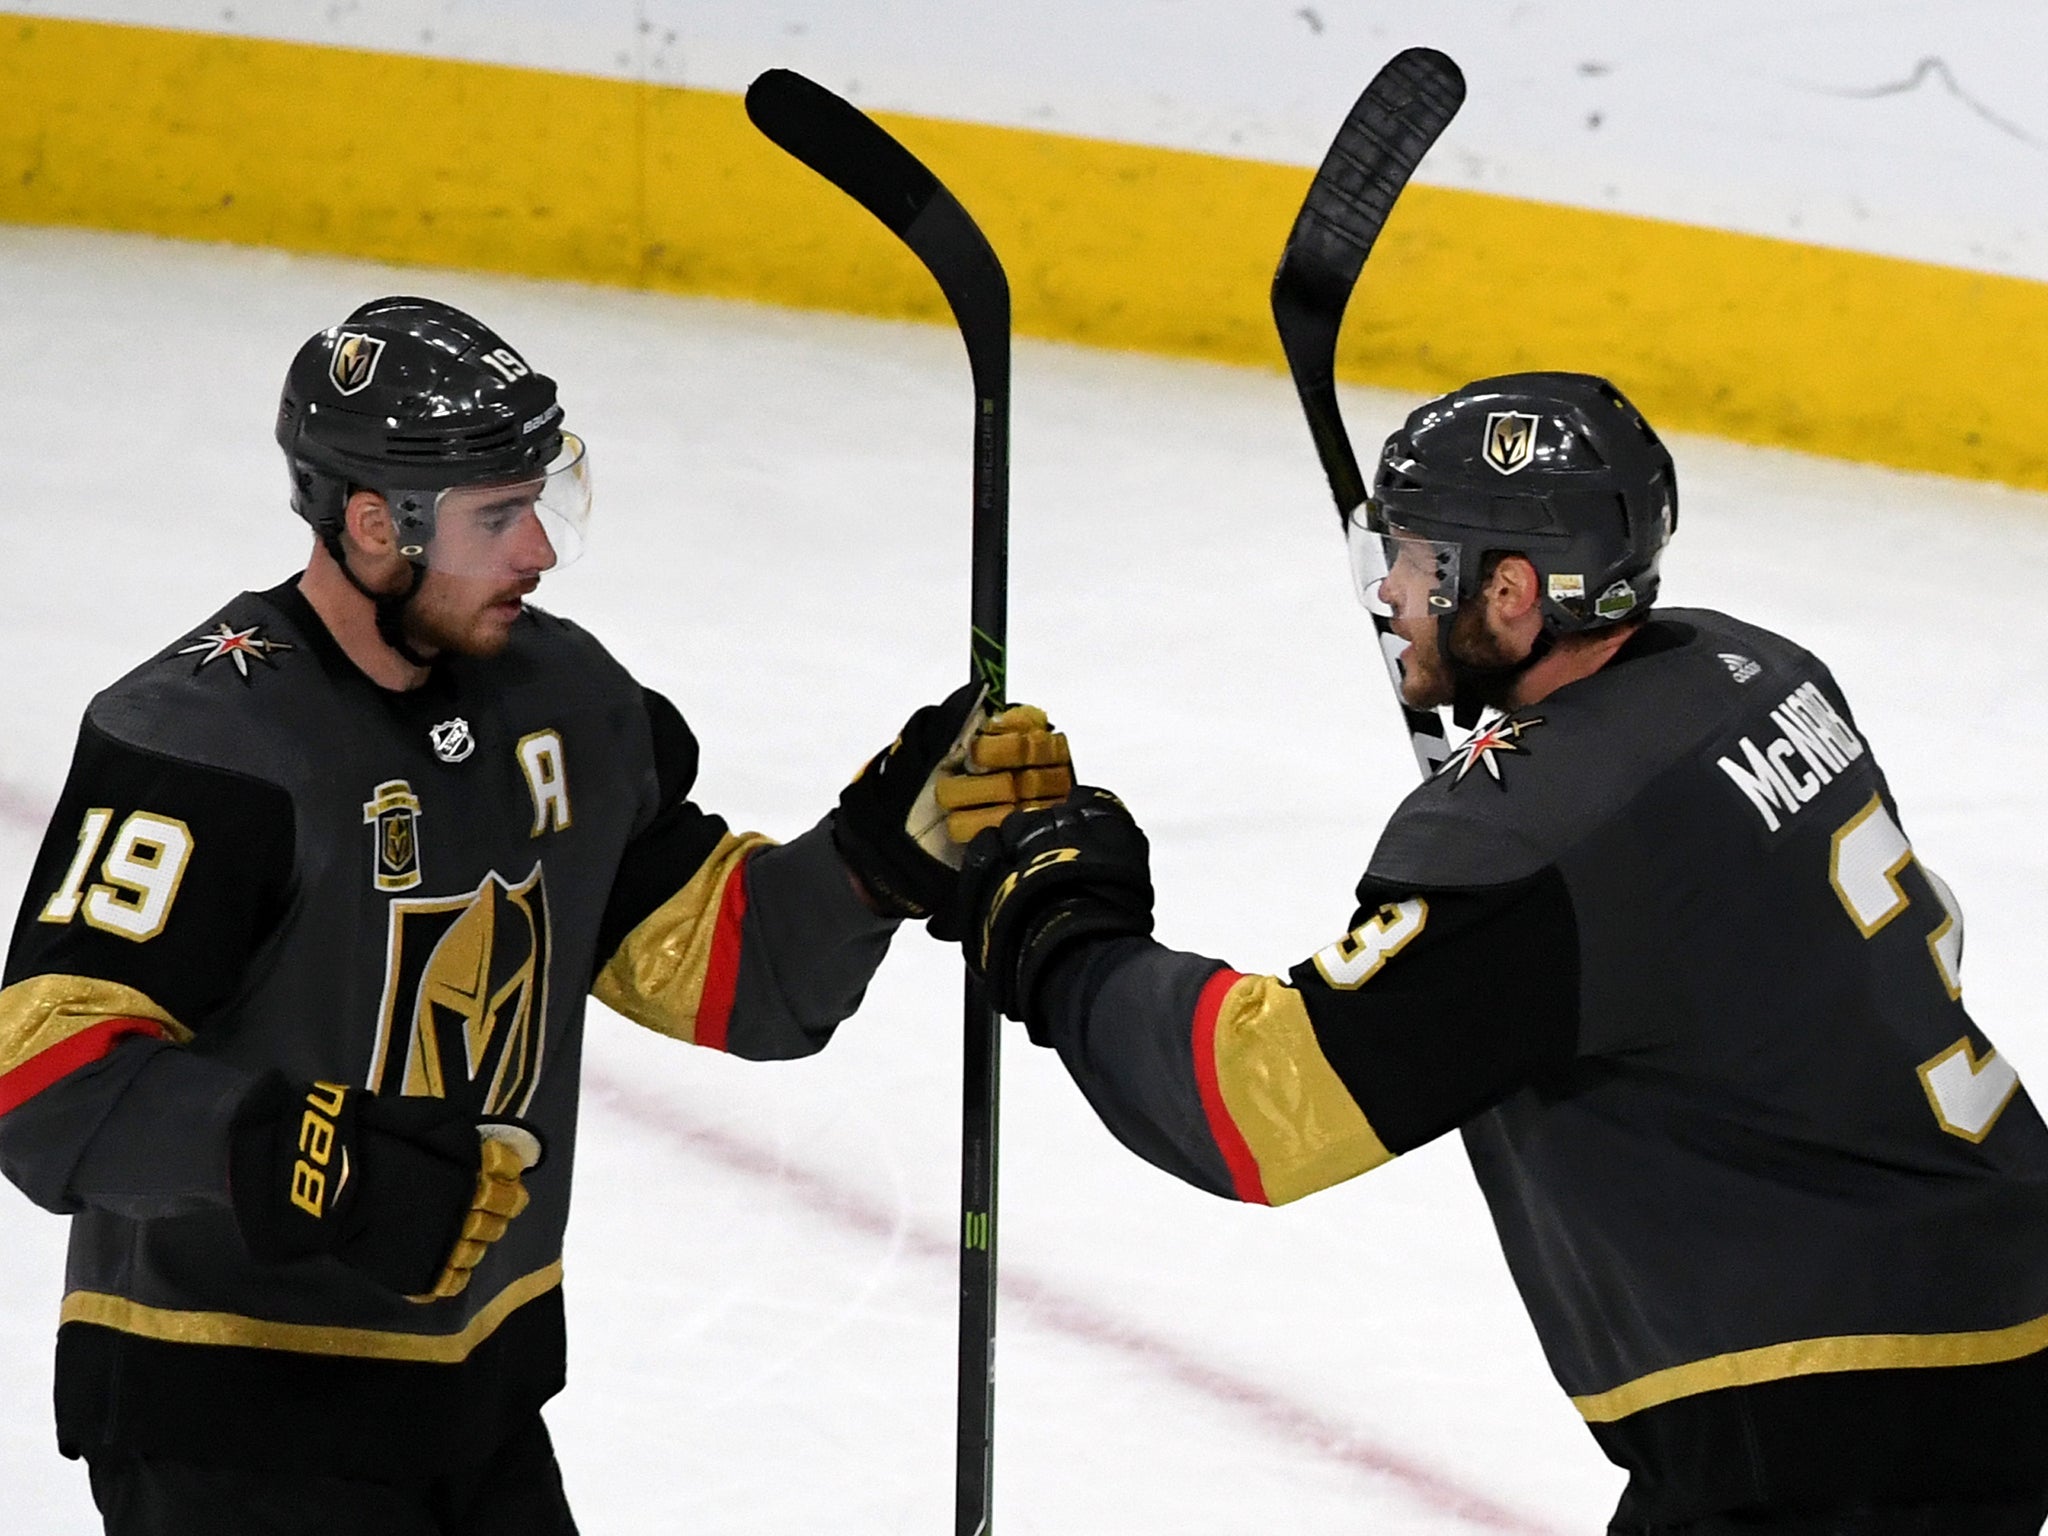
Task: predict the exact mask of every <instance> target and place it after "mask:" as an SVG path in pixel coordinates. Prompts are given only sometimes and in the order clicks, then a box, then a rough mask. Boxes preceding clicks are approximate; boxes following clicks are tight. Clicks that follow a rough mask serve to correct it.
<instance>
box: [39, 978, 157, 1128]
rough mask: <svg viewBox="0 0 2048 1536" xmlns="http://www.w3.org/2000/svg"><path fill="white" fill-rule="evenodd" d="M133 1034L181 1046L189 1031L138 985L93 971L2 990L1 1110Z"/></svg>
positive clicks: (97, 1058) (91, 1059) (43, 1087)
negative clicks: (99, 976) (104, 978)
mask: <svg viewBox="0 0 2048 1536" xmlns="http://www.w3.org/2000/svg"><path fill="white" fill-rule="evenodd" d="M129 1035H155V1036H157V1037H158V1038H160V1039H166V1040H171V1041H174V1042H175V1043H177V1044H179V1045H183V1044H184V1043H185V1042H186V1041H188V1040H190V1039H191V1038H192V1031H191V1030H189V1029H187V1028H186V1027H185V1026H184V1025H182V1024H180V1023H179V1022H178V1021H177V1020H176V1019H174V1018H172V1017H171V1016H170V1014H169V1013H167V1012H166V1011H165V1010H163V1009H162V1008H159V1007H158V1006H157V1005H156V1004H155V1003H154V1002H152V1001H151V1000H150V998H149V997H148V996H147V995H145V994H144V993H141V992H138V991H136V990H135V989H134V988H133V987H124V986H121V985H119V984H118V983H116V982H111V981H101V980H98V979H97V978H95V977H91V976H61V975H50V976H31V977H29V978H28V979H27V980H26V981H17V982H16V983H15V984H14V985H13V986H11V987H9V988H7V989H6V990H5V991H0V1115H4V1114H6V1113H7V1112H8V1111H9V1110H11V1109H14V1108H17V1107H18V1106H19V1105H21V1104H23V1103H24V1102H26V1101H27V1100H29V1099H31V1098H33V1097H35V1095H37V1094H38V1093H41V1092H42V1091H43V1090H44V1089H45V1088H47V1087H49V1086H50V1084H52V1083H54V1082H56V1081H57V1080H58V1079H59V1078H62V1077H65V1076H68V1075H69V1074H70V1073H72V1072H75V1071H77V1070H78V1069H79V1068H80V1067H82V1066H85V1065H87V1064H88V1063H90V1062H95V1061H98V1060H99V1059H100V1058H101V1057H103V1056H105V1055H106V1054H107V1053H108V1052H109V1051H111V1050H113V1048H114V1047H115V1046H116V1045H118V1044H120V1042H121V1041H122V1040H123V1039H125V1038H126V1037H127V1036H129Z"/></svg>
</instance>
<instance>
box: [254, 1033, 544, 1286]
mask: <svg viewBox="0 0 2048 1536" xmlns="http://www.w3.org/2000/svg"><path fill="white" fill-rule="evenodd" d="M540 1155H541V1144H540V1138H539V1137H538V1136H536V1135H535V1134H534V1133H533V1132H532V1131H531V1130H530V1129H529V1128H527V1127H526V1126H524V1125H522V1124H520V1123H519V1122H518V1121H515V1120H486V1121H481V1122H479V1121H478V1119H477V1118H476V1117H475V1116H474V1115H472V1114H470V1113H469V1112H468V1111H466V1110H464V1109H461V1108H459V1107H457V1106H455V1105H452V1104H450V1103H448V1102H447V1101H446V1100H445V1099H430V1098H404V1097H398V1096H395V1095H378V1094H372V1093H366V1092H364V1091H363V1090H362V1089H360V1088H350V1087H344V1086H343V1085H341V1084H339V1083H310V1084H309V1083H291V1082H288V1081H287V1080H286V1079H285V1078H283V1077H282V1076H279V1075H278V1074H276V1073H272V1074H270V1075H268V1076H266V1077H265V1078H263V1079H262V1080H261V1081H260V1082H259V1083H258V1084H257V1085H256V1087H255V1089H254V1090H253V1091H252V1092H251V1093H250V1095H249V1097H248V1098H247V1099H245V1100H244V1101H243V1104H242V1107H241V1109H240V1110H239V1111H238V1112H237V1114H236V1116H235V1121H234V1126H233V1130H232V1132H231V1136H230V1147H229V1172H228V1178H229V1187H230V1191H231V1194H232V1198H233V1203H234V1211H235V1220H236V1222H237V1224H238V1225H239V1226H240V1227H241V1229H242V1238H243V1241H244V1242H246V1243H247V1244H248V1246H249V1252H250V1253H251V1254H253V1255H254V1256H255V1257H256V1258H258V1259H261V1260H263V1261H264V1262H266V1263H286V1262H289V1261H291V1260H293V1259H304V1258H310V1257H312V1256H314V1255H316V1254H323V1253H325V1254H332V1255H333V1256H334V1257H335V1258H337V1259H340V1260H341V1261H342V1262H343V1263H344V1264H347V1265H350V1266H351V1267H353V1268H355V1269H359V1270H361V1271H362V1272H363V1273H364V1274H366V1275H368V1276H369V1277H370V1278H371V1279H373V1280H375V1281H376V1282H377V1283H378V1284H380V1285H383V1286H386V1287H387V1288H389V1289H391V1290H394V1291H396V1292H398V1293H399V1294H400V1295H402V1296H404V1297H406V1298H407V1299H408V1300H411V1301H422V1302H425V1301H434V1300H436V1299H438V1298H441V1297H444V1296H456V1295H460V1294H461V1292H462V1291H463V1289H464V1287H466V1286H467V1285H468V1284H469V1276H470V1272H471V1271H472V1270H473V1269H475V1268H476V1266H477V1264H478V1262H479V1261H480V1260H481V1259H482V1258H483V1256H484V1254H485V1253H486V1252H488V1251H489V1249H490V1246H491V1244H492V1243H494V1242H496V1241H497V1240H498V1239H499V1238H501V1237H503V1236H504V1235H505V1229H506V1226H507V1225H508V1224H509V1223H510V1222H511V1220H512V1218H513V1217H515V1216H517V1215H518V1214H519V1213H520V1212H521V1211H523V1210H525V1209H526V1202H527V1193H526V1186H525V1185H524V1184H523V1183H521V1182H520V1178H521V1175H522V1174H524V1173H525V1172H526V1171H527V1170H528V1169H530V1168H532V1167H534V1166H535V1165H537V1164H538V1163H539V1161H540Z"/></svg>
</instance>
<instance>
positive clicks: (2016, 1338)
mask: <svg viewBox="0 0 2048 1536" xmlns="http://www.w3.org/2000/svg"><path fill="white" fill-rule="evenodd" d="M2043 1348H2048V1317H2037V1318H2035V1319H2034V1320H2033V1321H2032V1322H2028V1323H2016V1324H2014V1325H2013V1326H2012V1327H2010V1328H1991V1329H1985V1330H1983V1331H1981V1332H1976V1333H1861V1334H1845V1335H1842V1336H1840V1337H1837V1338H1830V1339H1793V1340H1791V1341H1790V1342H1789V1343H1784V1344H1767V1345H1765V1346H1763V1347H1762V1348H1761V1349H1739V1350H1736V1351H1734V1352H1733V1353H1731V1354H1726V1355H1714V1356H1712V1357H1711V1358H1709V1359H1706V1360H1694V1361H1691V1362H1689V1363H1688V1364H1685V1365H1674V1366H1671V1367H1669V1368H1668V1369H1666V1370H1662V1371H1652V1372H1651V1373H1650V1374H1649V1375H1647V1376H1638V1377H1637V1378H1636V1379H1635V1380H1634V1381H1630V1382H1624V1383H1623V1384H1622V1385H1621V1386H1618V1387H1614V1388H1612V1389H1610V1390H1608V1391H1606V1392H1593V1393H1589V1394H1587V1395H1586V1396H1584V1397H1575V1398H1573V1399H1572V1406H1573V1407H1575V1408H1577V1409H1578V1410H1579V1414H1580V1416H1581V1417H1583V1418H1584V1419H1585V1420H1586V1422H1587V1423H1589V1424H1611V1423H1613V1422H1614V1421H1615V1420H1616V1419H1625V1418H1627V1417H1628V1416H1629V1415H1630V1414H1632V1413H1640V1412H1642V1411H1643V1410H1644V1409H1645V1408H1655V1407H1658V1406H1660V1405H1662V1404H1664V1403H1669V1402H1675V1401H1676V1400H1677V1399H1679V1398H1681V1397H1692V1396H1694V1395H1695V1394H1697V1393H1701V1392H1713V1391H1718V1390H1719V1389H1720V1388H1722V1387H1747V1386H1753V1385H1755V1384H1756V1383H1758V1382H1764V1381H1783V1380H1785V1379H1787V1378H1788V1377H1792V1376H1819V1375H1823V1374H1827V1373H1830V1372H1834V1371H1896V1370H1913V1369H1918V1368H1924V1367H1929V1366H1957V1365H1999V1364H2002V1363H2004V1362H2005V1361H2007V1360H2017V1359H2019V1358H2020V1357H2021V1356H2023V1355H2031V1354H2033V1353H2034V1352H2035V1351H2036V1350H2039V1349H2043Z"/></svg>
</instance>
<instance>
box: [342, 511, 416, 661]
mask: <svg viewBox="0 0 2048 1536" xmlns="http://www.w3.org/2000/svg"><path fill="white" fill-rule="evenodd" d="M320 542H321V543H322V544H323V545H325V546H326V548H327V553H328V554H329V555H330V556H332V557H333V559H334V563H335V564H336V565H338V566H340V567H341V574H342V575H344V576H346V577H347V578H348V584H349V585H350V586H352V587H354V588H355V589H356V590H357V591H358V592H360V593H362V594H363V596H365V597H367V598H368V599H369V600H370V606H371V607H372V608H373V609H374V610H375V611H376V615H377V638H378V639H379V640H382V641H383V642H384V643H385V644H386V645H388V646H390V647H391V649H392V650H394V651H396V652H398V654H399V655H401V656H403V657H404V658H405V659H406V660H407V661H409V662H411V663H412V664H413V665H414V666H416V667H428V666H432V665H433V658H432V657H430V656H422V655H421V654H420V653H419V652H418V651H416V650H414V649H413V648H412V646H411V644H410V643H409V642H408V641H407V640H406V638H405V610H406V605H407V604H409V603H411V601H412V600H413V599H414V598H415V597H417V596H418V595H419V590H420V586H421V584H422V583H423V582H425V581H426V579H427V568H426V566H425V565H423V564H421V563H420V562H419V561H417V560H414V561H409V562H407V563H408V564H410V565H411V567H412V580H411V582H410V583H408V584H407V586H406V588H405V590H404V591H403V592H377V591H373V590H371V588H370V587H369V586H367V585H365V583H364V581H363V579H362V577H360V576H358V575H357V574H356V573H355V572H354V571H353V570H351V569H349V563H348V553H347V551H346V550H344V549H343V548H342V547H341V535H340V534H339V533H337V532H336V531H335V530H334V529H332V528H328V529H323V530H322V531H321V534H320Z"/></svg>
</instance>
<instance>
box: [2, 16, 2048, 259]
mask: <svg viewBox="0 0 2048 1536" xmlns="http://www.w3.org/2000/svg"><path fill="white" fill-rule="evenodd" d="M8 9H9V10H11V11H15V12H20V13H24V14H27V15H37V16H56V17H72V18H88V19H96V20H106V21H116V22H127V23H135V24H142V25H150V26H161V27H172V28H178V29H186V30H193V31H207V32H223V33H232V34H242V35H251V36H258V37H270V38H279V39H284V40H288V41H296V42H308V43H322V44H330V45H336V46H343V47H354V48H369V49H376V50H381V51H392V52H403V53H417V54H425V55H430V56H435V57H447V58H459V59H469V60H476V61H481V62H486V63H497V64H515V65H522V66H526V67H529V68H536V69H556V70H566V71H569V72H572V73H579V74H595V75H606V76H614V77H619V78H626V79H636V80H648V81H652V82H655V83H658V84H663V85H685V86H697V87H704V88H709V89H713V90H723V91H738V90H741V89H743V88H744V87H745V85H746V83H747V82H748V81H749V80H751V79H752V78H753V77H754V76H755V75H756V74H758V73H759V72H760V71H761V70H763V69H766V68H769V67H771V66H778V65H779V66H785V67H788V68H792V69H798V70H801V71H804V72H805V73H808V74H811V75H814V76H815V77H816V78H818V79H819V80H821V81H823V82H824V83H825V84H827V85H829V86H831V87H833V88H834V89H836V90H839V91H841V92H844V93H845V94H847V95H848V96H850V97H851V98H852V99H853V100H854V101H855V102H857V103H859V104H860V105H862V106H864V107H868V108H870V109H889V110H896V111H906V112H916V113H922V114H925V115H928V116H935V117H948V118H961V119H966V120H969V121H975V122H988V123H997V124H1001V125H1004V126H1010V127H1019V128H1038V129H1046V130H1050V131H1053V132H1057V133H1069V134H1080V135H1083V136H1085V137H1089V138H1106V139H1117V140H1126V141H1134V142H1138V143H1145V144H1154V145H1163V146H1167V147H1171V148H1178V149H1194V150H1205V151H1209V152H1212V153H1216V154H1224V155H1235V156H1245V157H1250V158H1254V159H1266V160H1275V161H1280V162H1283V163H1288V164H1297V165H1313V164H1315V163H1316V162H1317V161H1318V160H1320V159H1321V157H1322V153H1323V150H1324V148H1325V147H1326V146H1327V145H1328V143H1329V140H1330V136H1331V134H1332V133H1333V132H1334V131H1335V129H1336V126H1337V124H1338V123H1339V122H1340V121H1341V120H1342V118H1343V115H1344V112H1345V110H1346V109H1347V108H1348V107H1349V106H1350V104H1351V101H1352V99H1353V97H1354V96H1355V95H1356V94H1357V93H1358V91H1359V89H1360V88H1361V87H1362V86H1363V85H1364V84H1365V81H1366V80H1367V79H1368V78H1369V77H1370V75H1371V74H1372V71H1373V70H1374V69H1375V68H1377V67H1378V65H1379V64H1380V63H1382V62H1383V61H1384V60H1385V59H1386V58H1387V57H1389V56H1390V55H1391V54H1392V53H1394V52H1395V51H1396V50H1397V49H1400V48H1403V47H1407V46H1410V45H1412V44H1418V43H1426V44H1429V45H1432V46H1435V47H1439V48H1442V49H1444V50H1446V51H1447V52H1449V53H1450V54H1451V55H1452V56H1453V57H1455V58H1456V59H1458V60H1459V62H1460V63H1461V64H1462V65H1463V66H1464V68H1465V71H1466V73H1467V75H1468V76H1469V77H1470V81H1471V87H1472V91H1471V99H1470V104H1469V105H1468V107H1467V108H1466V110H1465V112H1464V114H1463V115H1462V116H1461V117H1460V118H1459V120H1458V122H1457V123H1456V124H1455V125H1454V126H1453V127H1452V128H1451V130H1450V132H1449V133H1448V134H1447V135H1446V136H1445V138H1444V141H1443V147H1442V149H1441V150H1440V151H1439V152H1438V153H1437V154H1436V155H1434V156H1432V157H1431V160H1430V162H1429V165H1428V167H1427V168H1426V171H1425V174H1424V179H1425V180H1434V181H1439V182H1441V183H1442V184H1445V185H1449V186H1457V187H1464V188H1469V189H1472V190H1476V191H1484V192H1495V193H1502V194H1506V195H1509V196H1514V197H1524V198H1533V199H1536V200H1538V201H1542V202H1557V203H1567V204H1572V205H1575V206H1580V207H1588V208H1599V209H1606V210H1610V211H1615V212H1621V213H1633V214H1640V215H1645V216H1649V217H1654V218H1664V219H1676V220H1679V221H1681V222H1684V223H1691V224H1704V225H1709V226H1712V227H1716V228H1721V229H1731V230H1739V231H1743V232H1746V233H1751V234H1761V235H1774V236H1780V237H1783V238H1787V239H1792V240H1800V241H1806V242H1810V243H1814V244H1820V245H1834V246H1844V247H1848V248H1850V249H1854V250H1862V251H1870V252H1876V253H1879V254H1883V255H1891V256H1903V257H1909V258H1913V259H1917V260H1922V261H1931V262H1937V263H1940V264H1943V265H1947V266H1956V267H1966V268H1971V269H1975V270H1982V271H1987V272H2000V273H2008V274H2013V275H2017V276H2023V277H2033V278H2038V279H2048V106H2044V104H2043V101H2044V98H2043V96H2042V94H2041V90H2040V77H2041V73H2042V68H2043V65H2044V63H2048V7H2043V6H2041V5H2039V4H2037V3H2034V0H1899V3H1893V4H1888V5H1885V6H1881V7H1872V6H1846V5H1840V4H1836V3H1833V0H1723V3H1720V4H1715V5H1706V6H1702V5H1692V6H1678V5H1647V4H1643V3H1641V0H1461V3H1459V4H1457V5H1436V6H1431V7H1428V8H1426V9H1425V8H1421V7H1417V6H1415V5H1413V4H1399V3H1396V0H1312V3H1310V4H1296V3H1291V0H1261V3H1249V0H1038V3H1036V4H1033V5H1031V6H1029V7H1017V6H998V7H969V6H963V5H960V4H958V3H954V0H774V3H766V4H764V3H762V0H631V3H629V0H437V3H434V4H431V5H425V6H422V5H419V4H416V3H411V0H351V3H348V4H335V5H319V6H311V5H305V4H302V3H299V0H235V3H233V4H226V3H223V0H209V3H207V4H204V5H200V4H195V3H192V0H93V3H89V4H79V3H71V0H11V3H10V4H9V5H8Z"/></svg>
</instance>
